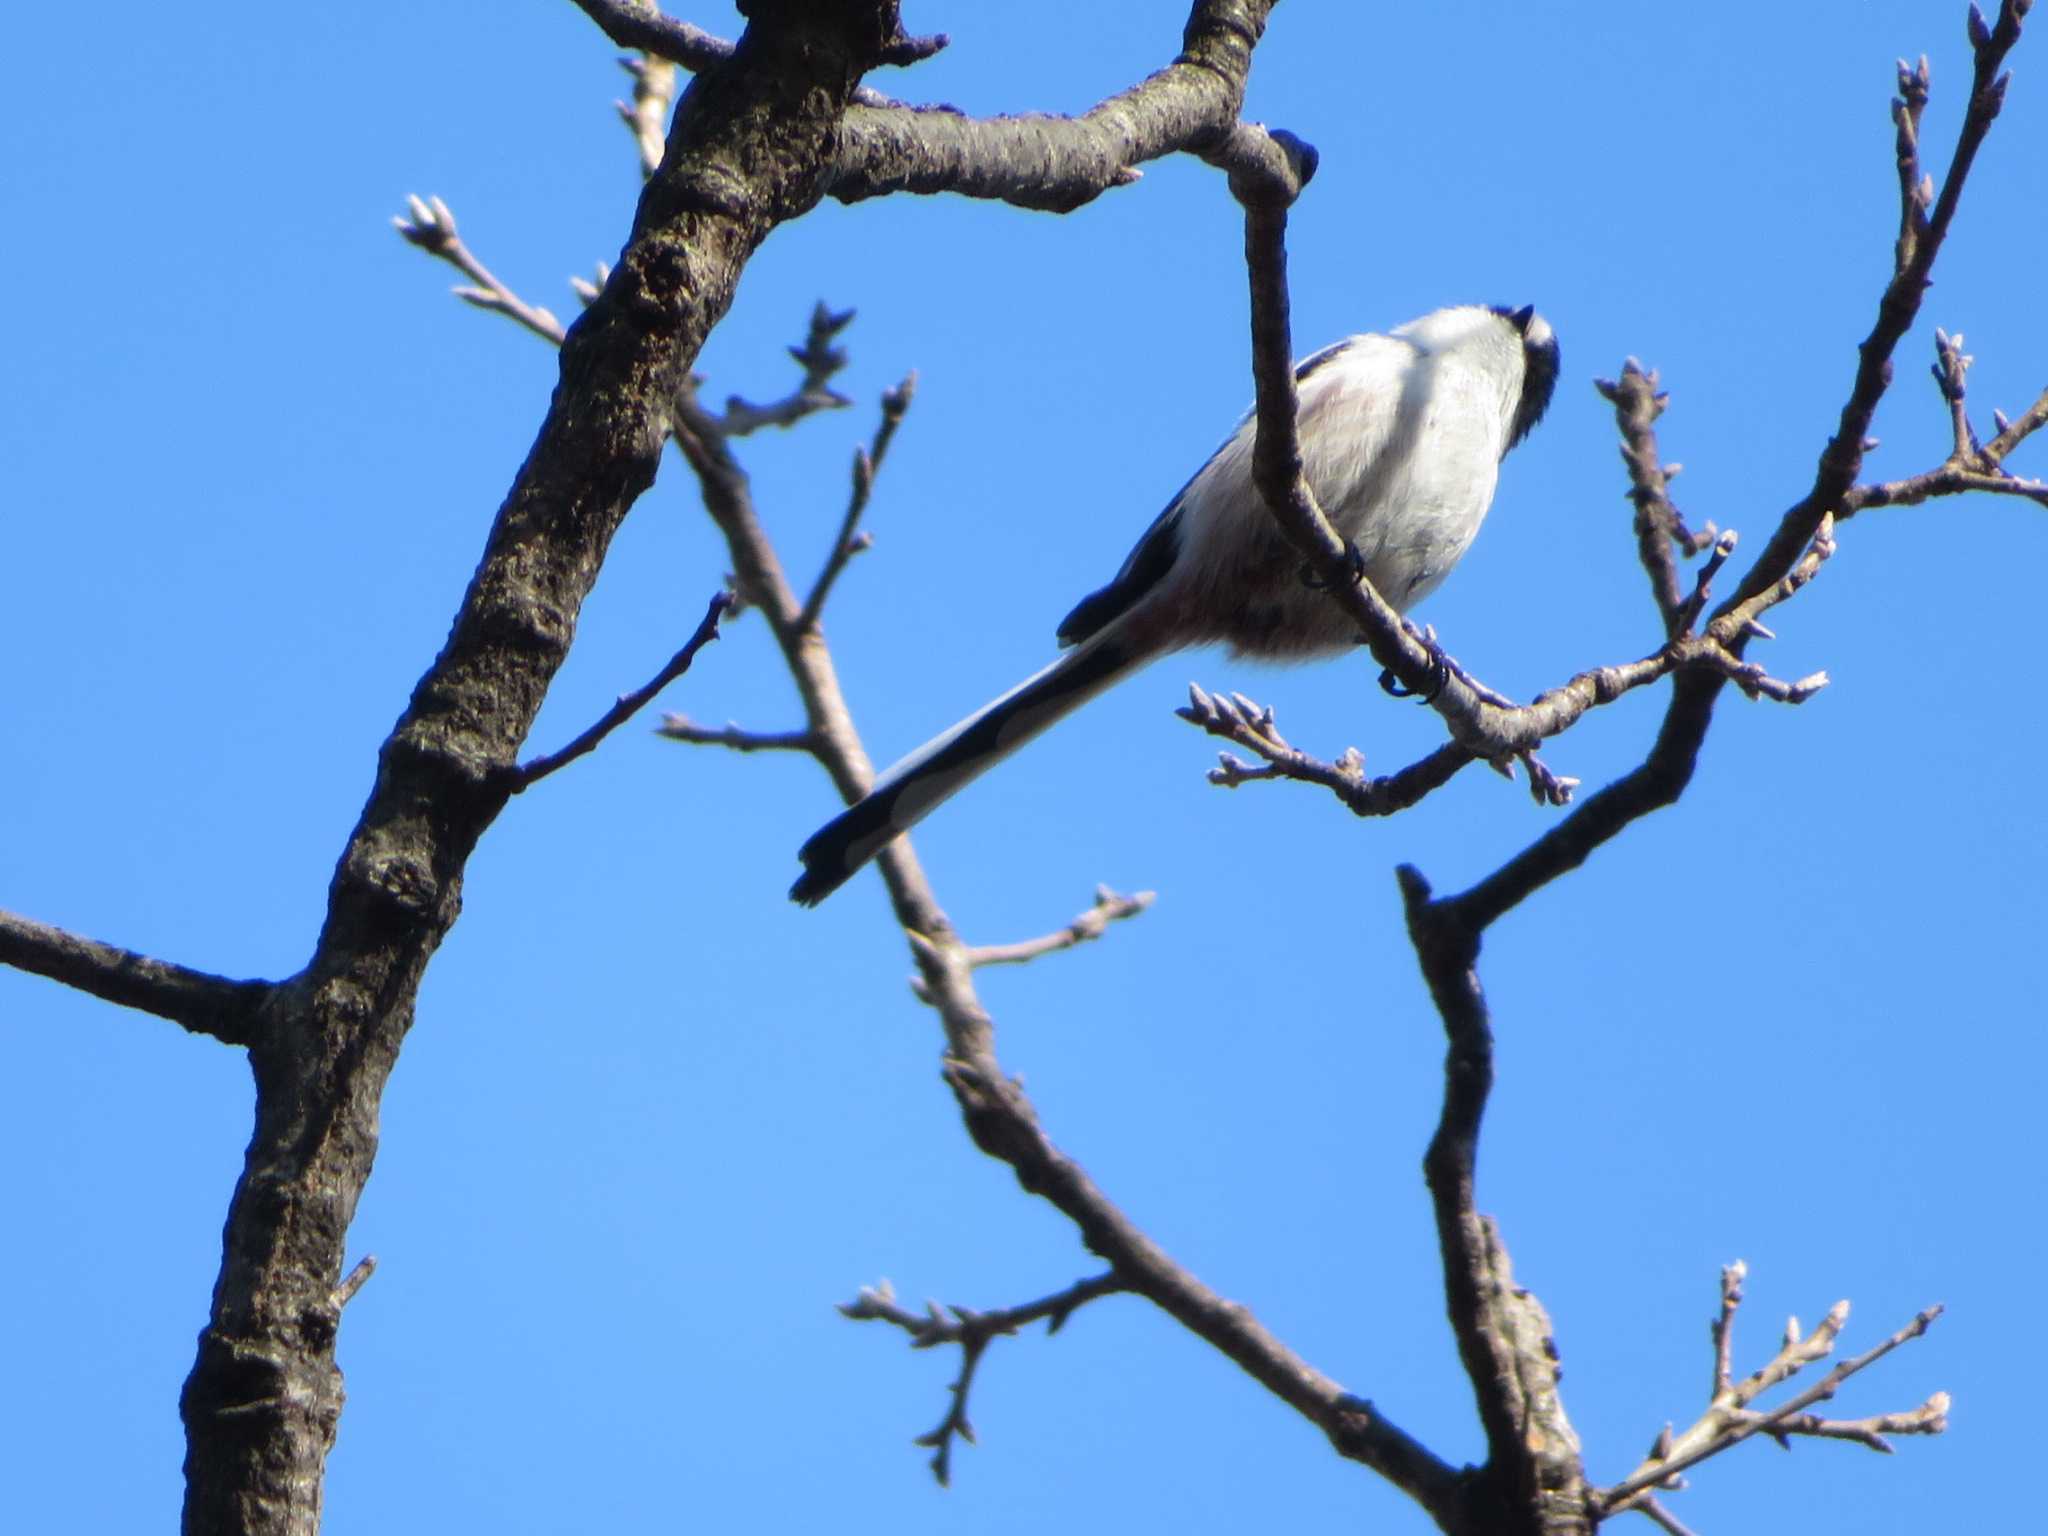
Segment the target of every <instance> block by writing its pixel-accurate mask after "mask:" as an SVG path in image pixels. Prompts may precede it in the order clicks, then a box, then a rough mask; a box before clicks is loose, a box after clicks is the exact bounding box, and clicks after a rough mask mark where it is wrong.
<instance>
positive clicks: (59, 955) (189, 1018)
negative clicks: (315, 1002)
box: [0, 911, 275, 1046]
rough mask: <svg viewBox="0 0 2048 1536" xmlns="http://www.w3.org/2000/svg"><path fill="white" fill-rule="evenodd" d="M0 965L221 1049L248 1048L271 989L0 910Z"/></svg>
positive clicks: (255, 1032)
mask: <svg viewBox="0 0 2048 1536" xmlns="http://www.w3.org/2000/svg"><path fill="white" fill-rule="evenodd" d="M0 965H11V966H13V967H14V968H15V969H16V970H22V971H27V972H29V973H30V974H31V975H34V976H47V977H48V978H49V979H50V980H52V981H56V982H62V983H63V984H64V985H65V986H67V987H74V988H76V989H77V990H78V991H80V992H85V993H89V994H90V995H92V996H93V997H97V998H99V999H100V1000H101V1001H103V1002H109V1003H118V1004H119V1005H120V1006H121V1007H123V1008H135V1009H139V1010H140V1011H141V1012H143V1013H153V1014H155V1015H156V1016H157V1017H158V1018H161V1019H169V1020H170V1021H171V1022H172V1023H173V1024H182V1025H183V1026H184V1027H185V1028H186V1029H189V1030H190V1031H192V1033H193V1034H195V1035H209V1036H211V1037H212V1038H213V1039H215V1040H218V1041H220V1042H221V1043H222V1044H224V1045H243V1046H247V1045H254V1044H255V1043H256V1039H257V1035H258V1032H259V1026H258V1023H257V1015H258V1013H259V1012H260V1011H261V1009H262V1008H263V1005H264V1004H265V1003H266V1002H268V1001H269V1000H270V996H271V994H272V992H273V991H275V988H274V987H273V985H272V984H271V983H270V982H267V981H232V980H229V979H228V978H227V977H225V976H213V975H209V974H208V973H207V972H205V971H194V970H188V969H186V968H185V967H184V966H182V965H173V964H172V963H171V962H170V961H168V960H155V959H152V958H151V957H150V956H148V955H138V954H136V953H135V952H134V951H133V950H128V949H117V948H115V947H114V946H113V945H111V944H102V943H100V942H99V940H97V939H88V938H84V937H82V936H81V935H79V934H75V933H66V932H65V931H64V930H63V929H62V928H52V927H50V926H49V925H48V924H47V923H38V922H36V921H34V920H33V919H31V918H26V917H20V916H17V915H16V914H15V913H12V912H5V911H0Z"/></svg>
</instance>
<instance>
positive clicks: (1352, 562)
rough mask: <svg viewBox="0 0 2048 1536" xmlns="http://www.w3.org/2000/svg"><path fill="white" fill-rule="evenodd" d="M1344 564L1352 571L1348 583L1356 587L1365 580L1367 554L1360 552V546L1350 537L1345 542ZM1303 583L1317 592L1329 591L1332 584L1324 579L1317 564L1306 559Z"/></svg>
mask: <svg viewBox="0 0 2048 1536" xmlns="http://www.w3.org/2000/svg"><path fill="white" fill-rule="evenodd" d="M1344 564H1345V567H1346V568H1347V570H1348V571H1349V573H1350V574H1349V575H1348V577H1347V578H1346V581H1347V584H1348V585H1350V586H1354V587H1355V586H1357V585H1358V584H1359V583H1360V582H1361V581H1363V580H1365V556H1364V555H1363V554H1362V553H1360V551H1359V548H1358V546H1357V545H1356V544H1353V543H1352V542H1350V540H1348V539H1347V540H1346V541H1345V543H1344ZM1301 584H1302V585H1303V586H1304V587H1308V588H1310V589H1311V590H1313V591H1316V592H1327V591H1329V589H1330V584H1329V583H1328V582H1327V581H1325V580H1323V578H1322V576H1321V575H1320V574H1318V573H1317V571H1316V568H1315V566H1314V565H1313V564H1311V563H1310V562H1309V561H1306V560H1304V561H1302V562H1301Z"/></svg>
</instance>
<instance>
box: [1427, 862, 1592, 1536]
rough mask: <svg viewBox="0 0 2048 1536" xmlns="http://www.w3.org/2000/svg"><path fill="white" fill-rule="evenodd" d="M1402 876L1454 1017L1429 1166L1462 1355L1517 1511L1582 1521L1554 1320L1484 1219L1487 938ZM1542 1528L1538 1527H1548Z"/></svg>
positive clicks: (1431, 967) (1496, 1477)
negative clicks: (1483, 951)
mask: <svg viewBox="0 0 2048 1536" xmlns="http://www.w3.org/2000/svg"><path fill="white" fill-rule="evenodd" d="M1396 874H1397V876H1398V878H1399V880H1400V884H1401V898H1402V903H1403V905H1404V907H1405V908H1406V911H1407V917H1408V937H1409V941H1410V942H1411V943H1412V944H1413V946H1414V948H1415V956H1416V959H1417V961H1418V962H1419V963H1420V966H1421V969H1422V975H1423V980H1424V981H1425V982H1426V983H1427V984H1428V986H1429V994H1430V999H1431V1001H1433V1002H1434V1003H1435V1004H1436V1010H1437V1013H1438V1014H1439V1015H1440V1016H1441V1018H1442V1019H1443V1025H1444V1034H1445V1037H1446V1041H1447V1050H1446V1054H1445V1058H1444V1099H1443V1109H1442V1111H1441V1113H1440V1114H1439V1116H1438V1120H1437V1128H1436V1134H1435V1135H1434V1136H1433V1137H1432V1138H1431V1139H1430V1143H1429V1150H1428V1152H1427V1153H1425V1154H1424V1156H1423V1160H1422V1171H1423V1177H1424V1180H1425V1182H1426V1183H1427V1184H1428V1186H1429V1193H1430V1201H1431V1205H1432V1208H1433V1210H1434V1213H1435V1216H1436V1229H1437V1245H1438V1249H1439V1252H1440V1254H1441V1256H1442V1261H1443V1271H1444V1296H1445V1301H1446V1304H1447V1310H1448V1312H1449V1314H1450V1321H1451V1331H1452V1332H1453V1333H1454V1334H1455V1335H1456V1336H1457V1340H1458V1355H1459V1358H1460V1359H1461V1360H1462V1361H1463V1363H1464V1366H1465V1374H1466V1376H1467V1378H1468V1379H1469V1380H1470V1381H1471V1383H1472V1390H1473V1394H1474V1396H1475V1397H1476V1399H1477V1401H1478V1409H1479V1419H1480V1423H1481V1424H1482V1425H1484V1426H1485V1429H1486V1443H1487V1471H1488V1472H1489V1474H1491V1476H1490V1482H1491V1483H1492V1485H1493V1486H1494V1487H1495V1488H1496V1489H1497V1490H1498V1493H1497V1497H1500V1498H1502V1499H1503V1500H1504V1501H1505V1503H1506V1505H1507V1507H1509V1508H1511V1509H1514V1510H1517V1511H1520V1512H1523V1514H1524V1517H1525V1518H1528V1517H1530V1516H1533V1515H1534V1514H1535V1513H1536V1512H1537V1511H1538V1510H1539V1509H1540V1510H1542V1511H1545V1512H1555V1513H1557V1514H1560V1515H1562V1516H1564V1517H1565V1518H1566V1519H1570V1518H1572V1517H1573V1516H1575V1515H1576V1514H1577V1513H1578V1512H1579V1511H1581V1510H1582V1509H1583V1506H1584V1503H1585V1470H1584V1467H1583V1465H1582V1462H1581V1456H1580V1449H1579V1440H1578V1436H1577V1435H1576V1434H1575V1433H1574V1432H1573V1430H1572V1427H1571V1422H1570V1420H1569V1419H1567V1418H1566V1417H1565V1411H1564V1404H1563V1402H1562V1400H1561V1399H1560V1398H1559V1396H1558V1391H1557V1378H1558V1368H1557V1348H1556V1346H1555V1344H1553V1343H1552V1341H1551V1330H1550V1319H1549V1317H1548V1316H1547V1315H1546V1314H1545V1313H1544V1310H1543V1307H1542V1304H1541V1303H1539V1302H1538V1301H1537V1300H1536V1298H1535V1296H1534V1295H1533V1294H1532V1293H1531V1292H1529V1291H1527V1290H1525V1289H1523V1288H1521V1287H1519V1286H1517V1285H1516V1284H1515V1280H1514V1273H1513V1270H1512V1268H1511V1267H1510V1265H1509V1262H1508V1254H1507V1248H1506V1246H1505V1244H1504V1243H1503V1242H1502V1241H1501V1236H1500V1230H1499V1228H1498V1227H1497V1226H1496V1225H1495V1224H1494V1223H1493V1222H1492V1221H1491V1220H1490V1219H1489V1218H1487V1217H1485V1216H1482V1215H1481V1214H1480V1213H1479V1210H1478V1207H1477V1204H1476V1169H1477V1164H1478V1156H1479V1127H1480V1121H1481V1119H1482V1117H1483V1116H1484V1114H1485V1111H1486V1100H1487V1097H1488V1095H1489V1094H1490V1093H1491V1091H1492V1088H1493V1027H1492V1024H1491V1021H1490V1020H1489V1018H1488V1013H1487V1006H1486V998H1485V995H1484V993H1483V992H1482V991H1481V990H1480V986H1479V975H1478V971H1477V969H1476V966H1477V963H1478V958H1479V936H1478V932H1477V930H1475V929H1472V928H1470V927H1467V926H1466V925H1465V924H1464V923H1463V921H1462V920H1461V917H1460V915H1459V913H1458V912H1457V910H1456V909H1455V908H1449V907H1445V906H1443V905H1441V904H1439V903H1436V902H1433V901H1431V900H1430V890H1429V882H1428V881H1427V880H1425V879H1424V878H1423V877H1422V874H1421V872H1420V871H1419V870H1417V869H1416V868H1415V867H1414V866H1412V865H1406V864H1404V865H1402V866H1401V867H1400V869H1399V870H1397V871H1396ZM1541 1523H1543V1522H1541V1521H1540V1520H1536V1519H1530V1524H1531V1526H1532V1528H1533V1527H1534V1526H1536V1525H1538V1524H1541Z"/></svg>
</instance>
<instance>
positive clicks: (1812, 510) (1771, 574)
mask: <svg viewBox="0 0 2048 1536" xmlns="http://www.w3.org/2000/svg"><path fill="white" fill-rule="evenodd" d="M2031 5H2032V0H2002V3H2001V4H2000V5H1999V8H1998V21H1997V24H1996V25H1995V26H1989V27H1986V26H1973V27H1972V28H1971V36H1970V42H1971V48H1972V50H1973V52H1974V53H1975V55H1976V59H1975V70H1974V75H1973V80H1972V84H1971V89H1970V101H1969V105H1968V107H1967V108H1966V109H1965V111H1964V114H1963V124H1962V127H1961V129H1960V130H1958V132H1957V134H1956V146H1955V151H1954V153H1953V154H1952V155H1951V156H1950V159H1949V166H1948V175H1947V177H1946V178H1945V179H1944V180H1943V182H1942V185H1941V192H1940V195H1939V197H1938V198H1934V199H1933V211H1932V213H1931V214H1926V215H1925V216H1924V218H1923V215H1922V214H1921V212H1920V211H1919V210H1920V209H1921V208H1922V207H1924V206H1925V204H1926V202H1927V200H1928V198H1929V195H1930V194H1931V193H1932V190H1933V189H1932V186H1931V184H1930V183H1929V182H1928V181H1927V179H1926V178H1925V176H1924V175H1919V174H1918V172H1919V163H1920V162H1919V158H1918V156H1919V118H1918V112H1919V107H1918V106H1916V105H1915V103H1916V102H1920V103H1924V100H1925V97H1926V94H1927V77H1926V72H1925V68H1924V65H1923V66H1922V67H1921V68H1919V69H1908V68H1907V67H1906V66H1905V65H1904V64H1901V65H1900V67H1899V89H1900V93H1901V94H1900V97H1899V100H1898V101H1897V102H1895V103H1894V108H1893V120H1894V122H1895V123H1897V124H1898V125H1899V149H1898V158H1899V176H1900V195H1901V199H1902V202H1903V204H1904V205H1906V206H1904V208H1903V211H1902V214H1901V221H1900V233H1899V240H1898V245H1897V247H1896V249H1895V251H1894V261H1893V272H1892V279H1891V281H1890V282H1889V283H1888V284H1887V285H1886V286H1885V291H1884V294H1883V297H1882V298H1880V299H1879V301H1878V307H1877V320H1876V323H1875V324H1874V325H1873V326H1872V327H1871V331H1870V334H1869V335H1868V336H1867V337H1865V338H1864V340H1863V342H1862V344H1861V346H1860V347H1858V349H1857V352H1858V357H1857V365H1856V375H1855V379H1854V382H1853V383H1852V384H1851V385H1850V389H1849V398H1848V400H1847V401H1846V402H1844V404H1843V406H1842V413H1841V418H1840V421H1839V422H1838V424H1837V426H1836V429H1835V434H1834V436H1833V437H1832V438H1830V439H1829V440H1828V444H1827V446H1826V448H1824V449H1823V450H1822V452H1821V456H1820V463H1819V465H1818V466H1817V467H1816V469H1815V473H1814V481H1813V487H1812V489H1810V490H1809V491H1808V492H1807V493H1806V495H1805V496H1804V497H1803V498H1801V500H1800V501H1798V502H1797V503H1796V504H1795V505H1793V506H1792V507H1791V508H1789V509H1788V510H1787V511H1786V512H1785V514H1784V516H1783V517H1782V518H1780V519H1779V522H1778V527H1777V529H1776V531H1775V532H1774V533H1773V534H1772V535H1771V540H1770V543H1769V544H1768V545H1767V546H1766V547H1765V549H1764V551H1763V553H1762V554H1761V555H1759V556H1758V558H1757V562H1756V564H1755V565H1754V566H1752V567H1751V568H1750V570H1749V573H1748V574H1747V575H1746V576H1745V577H1744V578H1743V580H1742V583H1741V584H1740V585H1739V586H1738V587H1737V588H1736V590H1735V593H1734V595H1733V596H1732V597H1731V598H1730V599H1729V600H1728V602H1727V604H1726V605H1725V607H1726V608H1727V609H1730V610H1732V609H1734V608H1736V607H1739V606H1740V605H1742V604H1743V603H1745V602H1747V601H1748V600H1749V599H1750V598H1752V597H1754V596H1755V595H1756V594H1757V593H1759V592H1761V591H1764V590H1765V589H1766V588H1769V587H1771V586H1773V585H1775V584H1776V583H1777V582H1779V581H1780V580H1782V579H1783V578H1784V577H1785V575H1786V574H1787V573H1788V572H1789V571H1791V569H1792V567H1793V566H1794V565H1795V564H1796V563H1798V561H1799V560H1800V558H1801V556H1802V553H1803V552H1804V551H1805V550H1806V549H1807V547H1808V546H1809V545H1810V544H1811V542H1812V540H1813V538H1814V535H1815V534H1816V533H1817V532H1818V530H1819V528H1820V521H1821V518H1822V517H1824V516H1827V515H1829V514H1831V513H1834V512H1835V511H1837V510H1838V509H1839V508H1840V507H1841V506H1842V504H1843V502H1844V501H1845V499H1846V498H1847V497H1848V494H1849V492H1850V489H1851V488H1852V487H1853V486H1854V485H1855V483H1856V476H1857V474H1858V473H1859V472H1860V471H1861V470H1862V467H1863V455H1864V453H1865V451H1866V450H1865V443H1866V440H1867V439H1868V438H1869V436H1870V423H1871V420H1872V419H1873V417H1875V415H1876V413H1877V405H1878V402H1879V401H1880V400H1882V399H1883V398H1884V394H1885V390H1886V389H1887V388H1888V387H1889V385H1890V383H1891V376H1892V362H1891V360H1892V354H1893V352H1895V351H1896V350H1897V349H1898V344H1899V341H1900V339H1901V338H1902V337H1904V335H1905V334H1906V332H1907V331H1908V330H1909V329H1911V327H1912V324H1913V321H1914V319H1915V318H1916V317H1917V316H1918V315H1919V313H1920V302H1921V299H1922V297H1923V296H1924V295H1925V293H1926V291H1927V287H1928V283H1929V278H1930V276H1931V274H1932V272H1933V270H1934V261H1935V258H1936V257H1937V256H1938V255H1939V254H1940V253H1941V247H1942V243H1943V241H1944V240H1946V239H1947V237H1948V231H1949V227H1950V225H1951V224H1952V223H1953V222H1954V220H1955V214H1956V209H1957V207H1958V206H1959V205H1960V203H1961V200H1962V195H1963V188H1964V186H1965V184H1966V183H1967V182H1968V180H1969V176H1970V167H1971V165H1972V164H1973V163H1974V162H1975V160H1976V157H1977V150H1978V149H1979V147H1980V146H1981V145H1982V144H1983V142H1984V137H1985V135H1986V134H1987V133H1989V132H1990V131H1991V124H1992V123H1993V122H1994V121H1995V120H1996V119H1997V117H1998V113H1999V109H2000V108H2001V107H2002V106H2003V105H2004V103H2005V85H2006V77H2005V76H2003V75H2001V74H2000V73H1999V71H2000V69H2001V68H2002V67H2003V65H2004V62H2005V57H2006V55H2007V54H2008V53H2009V52H2011V50H2012V46H2013V44H2015V43H2016V42H2018V41H2019V36H2020V23H2021V21H2022V20H2023V19H2024V17H2025V16H2026V13H2027V11H2028V10H2029V9H2030V8H2031ZM1717 617H1718V615H1717ZM1741 643H1742V641H1741V639H1739V638H1738V639H1737V641H1736V644H1737V645H1738V646H1739V645H1740V644H1741Z"/></svg>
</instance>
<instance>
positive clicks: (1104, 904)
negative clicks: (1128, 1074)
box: [912, 885, 1158, 969]
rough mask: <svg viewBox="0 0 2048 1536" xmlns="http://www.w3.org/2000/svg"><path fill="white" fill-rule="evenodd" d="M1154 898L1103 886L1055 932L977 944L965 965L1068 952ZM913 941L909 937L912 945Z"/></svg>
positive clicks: (1005, 962) (1007, 962) (1015, 962)
mask: <svg viewBox="0 0 2048 1536" xmlns="http://www.w3.org/2000/svg"><path fill="white" fill-rule="evenodd" d="M1157 899H1158V897H1157V894H1156V893H1155V892H1152V891H1139V892H1138V893H1137V894H1136V895H1135V896H1120V895H1118V894H1117V893H1116V892H1115V891H1112V890H1111V889H1110V888H1109V887H1108V886H1106V885H1098V886H1097V887H1096V888H1095V904H1094V905H1093V906H1091V907H1090V908H1089V909H1088V910H1087V911H1086V912H1083V913H1082V914H1081V915H1080V916H1079V917H1077V918H1075V919H1074V920H1073V921H1072V922H1071V923H1069V924H1067V926H1066V927H1064V928H1062V929H1060V931H1059V932H1057V933H1048V934H1045V935H1043V936H1042V937H1040V938H1036V939H1024V940H1022V941H1020V942H1018V943H1016V944H977V945H975V946H974V947H972V948H970V949H969V950H968V951H967V963H968V964H969V965H971V966H974V967H975V968H977V969H979V968H980V967H982V966H984V965H1022V964H1024V963H1025V962H1026V961H1029V960H1036V959H1037V958H1038V957H1039V956H1040V955H1050V954H1053V953H1055V952H1056V951H1059V950H1062V949H1072V948H1073V947H1074V946H1075V945H1077V944H1086V943H1087V942H1088V941H1089V940H1090V939H1099V938H1101V937H1102V936H1103V934H1104V933H1106V932H1108V931H1109V925H1110V924H1111V923H1120V922H1122V921H1123V920H1124V919H1125V918H1130V917H1136V916H1137V915H1138V914H1139V913H1140V912H1143V911H1144V910H1145V909H1146V908H1147V907H1149V906H1151V905H1152V903H1153V902H1154V901H1156V900H1157ZM916 941H917V936H913V939H912V942H913V943H915V942H916Z"/></svg>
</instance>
